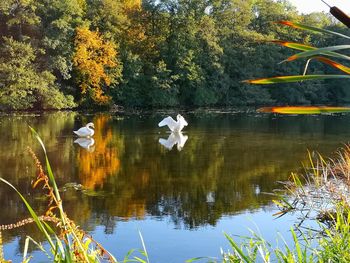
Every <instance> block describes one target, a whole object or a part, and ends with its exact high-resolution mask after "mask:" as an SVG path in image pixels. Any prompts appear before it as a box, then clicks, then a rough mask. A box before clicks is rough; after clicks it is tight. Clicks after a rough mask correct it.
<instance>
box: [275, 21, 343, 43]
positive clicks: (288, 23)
mask: <svg viewBox="0 0 350 263" xmlns="http://www.w3.org/2000/svg"><path fill="white" fill-rule="evenodd" d="M278 23H280V24H283V25H286V26H290V27H293V28H297V29H302V30H308V31H312V32H314V33H323V34H332V35H335V36H339V37H343V38H347V39H350V36H347V35H344V34H340V33H338V32H334V31H331V30H327V29H322V28H317V27H313V26H308V25H304V24H300V23H295V22H291V21H279V22H278Z"/></svg>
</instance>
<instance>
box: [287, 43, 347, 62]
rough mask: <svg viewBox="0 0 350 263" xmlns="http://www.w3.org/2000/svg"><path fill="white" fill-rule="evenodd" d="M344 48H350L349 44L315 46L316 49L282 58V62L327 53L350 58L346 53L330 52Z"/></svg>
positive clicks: (332, 55)
mask: <svg viewBox="0 0 350 263" xmlns="http://www.w3.org/2000/svg"><path fill="white" fill-rule="evenodd" d="M344 49H350V45H339V46H331V47H322V48H317V49H313V50H308V51H304V52H301V53H298V54H295V55H293V56H290V57H289V58H287V59H286V60H284V61H282V62H285V61H293V60H297V59H300V58H307V57H312V56H317V55H327V56H330V57H335V58H341V59H345V60H350V57H349V56H346V55H343V54H339V53H336V52H332V51H337V50H344Z"/></svg>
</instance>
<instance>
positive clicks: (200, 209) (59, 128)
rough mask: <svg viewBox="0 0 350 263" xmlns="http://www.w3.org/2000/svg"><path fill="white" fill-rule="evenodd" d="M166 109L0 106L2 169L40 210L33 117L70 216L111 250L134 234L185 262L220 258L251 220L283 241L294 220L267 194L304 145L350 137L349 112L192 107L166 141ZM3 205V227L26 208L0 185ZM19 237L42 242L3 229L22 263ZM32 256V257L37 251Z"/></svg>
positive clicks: (121, 251) (293, 168)
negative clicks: (89, 134) (82, 134)
mask: <svg viewBox="0 0 350 263" xmlns="http://www.w3.org/2000/svg"><path fill="white" fill-rule="evenodd" d="M168 114H170V115H172V116H174V117H175V115H176V114H177V112H155V113H135V114H110V113H94V114H84V113H78V112H55V113H16V114H2V115H0V127H1V128H0V129H1V130H0V131H1V137H0V149H1V152H0V176H1V177H3V178H5V179H6V180H8V181H10V182H11V183H12V184H14V185H15V186H16V187H18V189H19V190H20V191H21V192H22V193H23V194H24V195H25V197H26V198H27V199H28V200H29V201H30V203H31V204H33V206H34V207H35V208H36V209H37V210H38V211H45V208H46V205H47V204H46V203H45V201H44V200H43V199H42V194H41V193H42V192H41V191H40V189H32V187H31V182H32V181H33V180H34V178H35V175H36V167H35V164H34V161H33V159H32V157H31V155H30V154H29V153H28V150H27V147H28V146H29V147H31V148H32V149H33V150H34V152H35V153H37V154H38V156H39V158H40V159H41V160H42V151H41V149H40V147H39V145H38V142H37V141H36V140H35V139H34V138H33V137H32V135H31V132H30V131H29V128H28V125H30V126H32V127H33V128H34V129H35V130H36V131H37V132H38V133H39V134H40V136H41V137H42V139H43V141H44V143H45V145H46V148H47V151H48V156H49V159H50V161H51V165H52V167H53V170H54V174H55V177H56V179H57V183H58V185H59V187H60V189H61V190H62V198H63V202H64V203H63V206H64V208H65V210H66V212H67V214H68V215H69V217H70V218H71V219H73V220H74V221H75V222H76V223H77V224H78V225H80V226H81V227H82V228H83V229H85V230H86V231H88V232H89V233H91V234H92V235H93V237H94V238H95V239H96V240H97V241H99V242H100V243H102V244H103V245H104V246H105V247H106V248H107V249H108V250H109V251H110V252H112V253H113V254H114V255H115V256H116V257H117V258H118V259H122V258H123V256H124V255H125V254H126V253H127V252H128V251H129V250H130V249H132V248H142V245H141V241H140V237H139V232H141V233H142V236H143V238H144V240H145V244H146V247H147V251H148V253H149V256H150V261H151V262H152V263H155V262H158V263H161V262H168V263H170V262H184V261H185V260H186V259H189V258H192V257H198V256H208V257H219V256H220V248H223V249H224V250H226V249H227V248H228V242H227V241H226V240H225V238H224V234H223V233H228V234H232V235H249V228H251V229H253V230H258V231H259V232H260V233H261V234H262V235H263V236H264V237H265V238H267V239H268V240H269V241H271V242H274V240H276V238H277V237H278V232H279V233H281V235H283V236H284V237H285V239H286V240H287V241H288V240H290V237H289V233H288V231H289V229H290V227H291V226H292V225H293V222H294V220H295V218H294V216H293V215H287V216H285V217H282V218H279V219H276V218H274V217H273V216H272V214H273V213H274V212H276V211H277V209H276V206H275V205H274V204H273V203H272V199H273V196H271V195H269V194H268V193H271V192H273V190H274V189H279V188H281V187H282V186H281V185H280V183H278V182H279V181H286V180H288V178H289V177H290V174H291V172H298V171H299V172H302V171H303V170H302V164H303V163H304V164H305V163H307V160H308V156H307V150H308V149H309V150H316V151H319V152H321V153H322V154H323V155H325V156H334V152H335V151H336V150H337V149H339V147H342V146H343V145H344V143H347V142H348V140H349V138H350V114H337V115H307V116H305V115H301V116H294V115H276V114H270V113H255V112H237V111H214V110H212V111H193V112H183V113H182V114H183V116H184V117H185V119H186V120H187V121H188V123H189V125H188V126H187V127H186V128H185V129H184V131H183V137H182V138H181V143H180V142H179V143H178V144H175V145H174V146H173V147H172V149H169V148H170V147H171V145H169V144H171V142H170V140H172V139H174V138H169V140H168V141H167V139H168V137H169V136H170V133H169V132H168V130H167V129H166V128H159V127H158V126H157V124H158V122H159V121H160V120H161V119H162V118H163V117H165V116H167V115H168ZM88 122H93V123H94V124H95V135H94V137H93V139H94V142H92V141H81V142H80V143H81V145H82V146H81V145H79V143H77V142H75V141H76V139H77V137H76V136H75V135H74V134H73V132H72V131H73V130H76V129H78V128H80V127H81V126H83V125H85V124H86V123H88ZM160 139H163V140H160ZM78 142H79V141H78ZM160 142H162V143H160ZM92 143H93V145H90V146H89V145H88V144H92ZM181 144H182V145H181ZM164 145H165V146H164ZM166 146H167V147H168V148H167V147H166ZM74 186H75V187H74ZM0 202H1V208H2V213H0V224H10V223H14V222H17V221H19V220H22V219H24V218H26V217H28V213H27V211H26V208H25V207H24V205H23V203H22V202H21V201H20V200H19V198H18V197H17V195H16V193H14V191H13V190H11V189H9V187H8V186H6V185H4V184H0ZM26 235H30V236H32V237H34V239H35V240H37V241H41V240H43V239H42V237H40V235H38V233H37V232H36V231H35V227H34V225H33V224H32V225H26V226H25V227H22V228H18V229H14V230H6V231H3V232H2V238H3V244H4V248H3V249H4V254H5V258H6V259H12V260H13V261H14V262H18V261H20V260H21V252H22V251H23V247H24V240H25V237H26ZM236 238H237V237H236ZM33 255H34V258H33V259H32V261H31V262H44V261H45V259H46V257H45V256H44V255H42V254H41V253H40V252H38V251H33Z"/></svg>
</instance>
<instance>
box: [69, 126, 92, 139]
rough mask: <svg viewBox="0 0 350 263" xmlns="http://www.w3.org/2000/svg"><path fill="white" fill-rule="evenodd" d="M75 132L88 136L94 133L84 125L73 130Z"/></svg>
mask: <svg viewBox="0 0 350 263" xmlns="http://www.w3.org/2000/svg"><path fill="white" fill-rule="evenodd" d="M73 132H74V133H75V134H77V135H79V136H81V137H86V136H91V135H92V134H91V131H90V129H88V128H86V127H82V128H80V129H79V130H77V131H73Z"/></svg>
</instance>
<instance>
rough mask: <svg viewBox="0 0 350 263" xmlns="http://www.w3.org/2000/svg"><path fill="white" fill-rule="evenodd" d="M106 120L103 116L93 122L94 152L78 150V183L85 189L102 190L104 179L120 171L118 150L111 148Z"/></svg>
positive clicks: (109, 131) (109, 132)
mask: <svg viewBox="0 0 350 263" xmlns="http://www.w3.org/2000/svg"><path fill="white" fill-rule="evenodd" d="M108 120H109V117H108V116H105V115H102V116H99V117H98V118H96V119H95V120H94V123H95V134H94V139H95V142H96V143H95V145H94V147H95V148H94V151H93V152H88V151H87V150H86V149H83V148H80V149H79V153H78V155H77V158H78V164H79V177H80V181H81V184H82V185H83V186H84V188H86V189H95V188H96V187H101V188H102V186H103V184H104V182H105V181H106V178H107V177H108V176H110V175H114V174H116V173H117V172H118V171H119V169H120V160H119V157H118V149H116V147H113V146H112V140H113V136H112V129H111V128H110V127H109V128H107V127H106V126H107V122H108ZM106 128H107V129H106Z"/></svg>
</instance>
